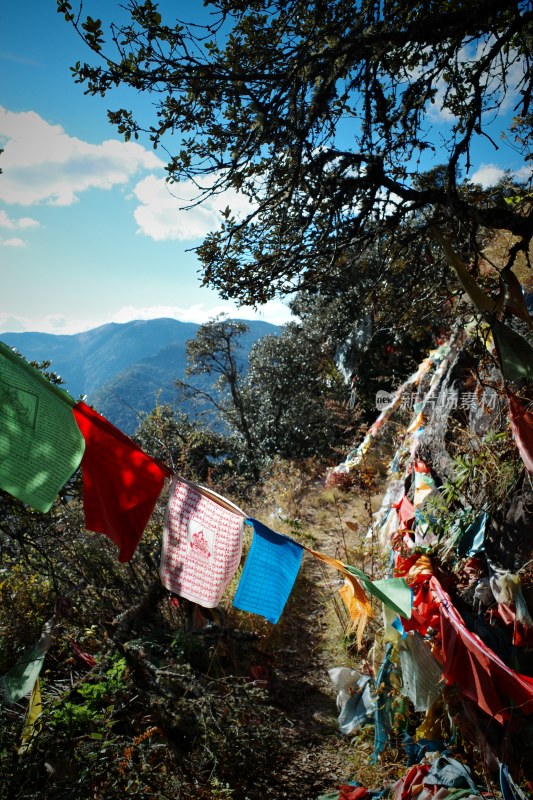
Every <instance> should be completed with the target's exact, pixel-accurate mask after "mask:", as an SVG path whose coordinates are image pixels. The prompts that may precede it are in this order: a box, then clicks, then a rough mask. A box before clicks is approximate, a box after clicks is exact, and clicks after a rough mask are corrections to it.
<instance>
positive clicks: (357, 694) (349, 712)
mask: <svg viewBox="0 0 533 800" xmlns="http://www.w3.org/2000/svg"><path fill="white" fill-rule="evenodd" d="M375 708H376V696H375V691H374V682H373V680H372V678H371V677H370V675H361V677H360V678H359V680H358V681H357V684H356V685H355V687H354V688H353V690H352V693H351V694H350V696H349V697H348V699H347V700H346V702H345V703H344V705H343V706H342V708H341V713H340V714H339V730H340V732H341V733H343V734H344V735H345V736H349V735H350V734H351V733H353V732H354V731H355V730H357V728H360V727H362V726H363V725H366V723H367V722H370V721H371V719H372V717H373V716H374V711H375Z"/></svg>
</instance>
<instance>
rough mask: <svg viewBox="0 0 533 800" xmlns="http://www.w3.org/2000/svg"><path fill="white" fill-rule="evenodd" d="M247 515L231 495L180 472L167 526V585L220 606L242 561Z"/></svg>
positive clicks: (188, 596)
mask: <svg viewBox="0 0 533 800" xmlns="http://www.w3.org/2000/svg"><path fill="white" fill-rule="evenodd" d="M246 516H247V515H246V514H245V513H244V511H241V509H240V508H238V507H237V506H235V505H234V504H233V503H231V502H230V501H229V500H226V499H225V498H223V497H220V496H219V495H217V494H215V493H214V492H211V491H210V490H208V489H205V488H204V487H199V486H195V484H193V483H189V482H188V481H185V480H183V479H181V478H178V477H177V476H176V477H175V478H174V481H173V483H172V488H171V492H170V499H169V501H168V505H167V510H166V515H165V525H164V529H163V547H162V554H161V568H160V574H161V581H162V583H163V586H165V587H166V588H167V589H169V591H171V592H174V593H175V594H178V595H180V597H185V598H186V599H187V600H191V601H192V602H194V603H198V604H199V605H201V606H204V607H205V608H214V607H215V606H217V605H218V604H219V603H220V601H221V599H222V596H223V594H224V592H225V590H226V588H227V586H228V584H229V583H230V581H231V579H232V577H233V575H234V574H235V572H236V571H237V568H238V566H239V561H240V558H241V551H242V535H243V526H244V518H245V517H246Z"/></svg>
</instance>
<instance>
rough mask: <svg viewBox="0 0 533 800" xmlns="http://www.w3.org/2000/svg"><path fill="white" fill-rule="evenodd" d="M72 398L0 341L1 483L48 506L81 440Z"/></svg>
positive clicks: (80, 450) (79, 450) (45, 508)
mask: <svg viewBox="0 0 533 800" xmlns="http://www.w3.org/2000/svg"><path fill="white" fill-rule="evenodd" d="M73 405H74V400H73V398H72V397H70V395H69V394H67V392H65V391H63V390H62V389H60V388H59V387H58V386H54V385H53V384H51V383H50V382H49V381H48V380H47V379H46V378H45V377H44V376H43V375H41V373H40V372H39V370H37V369H34V368H33V367H31V366H30V365H29V364H28V363H27V362H26V361H24V359H23V358H21V357H20V356H17V355H15V353H14V352H13V351H12V350H11V349H10V348H9V347H7V345H5V344H3V342H0V488H2V489H4V490H5V491H6V492H9V494H12V495H13V496H14V497H17V498H18V499H19V500H22V502H23V503H28V504H29V505H30V506H32V508H36V509H37V510H38V511H43V512H46V511H49V510H50V507H51V505H52V503H53V502H54V500H55V498H56V496H57V493H58V492H59V490H60V489H62V487H63V486H64V485H65V483H66V482H67V481H68V479H69V478H70V477H71V475H72V474H73V473H74V472H75V470H76V469H77V467H78V466H79V463H80V461H81V457H82V455H83V450H84V447H85V443H84V441H83V436H82V435H81V433H80V432H79V430H78V426H77V425H76V421H75V419H74V417H73V416H72V406H73Z"/></svg>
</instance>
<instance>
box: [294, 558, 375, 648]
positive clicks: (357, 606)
mask: <svg viewBox="0 0 533 800" xmlns="http://www.w3.org/2000/svg"><path fill="white" fill-rule="evenodd" d="M305 549H306V550H307V551H308V552H309V553H311V555H313V556H315V558H318V559H320V561H324V562H325V563H326V564H329V566H330V567H334V568H335V569H338V570H339V572H341V573H342V574H343V575H344V576H345V579H346V580H345V583H344V584H343V586H341V588H340V589H339V594H340V595H341V597H342V600H343V602H344V603H345V604H346V606H347V609H348V613H349V614H350V619H351V620H352V622H353V623H354V626H353V627H354V629H355V630H356V631H357V633H356V636H357V644H358V646H360V641H361V640H362V636H363V634H364V631H365V627H366V624H367V622H368V620H369V619H370V618H371V617H372V616H373V612H372V604H371V603H370V601H369V599H368V597H367V596H366V594H365V593H364V591H363V589H362V588H361V586H360V584H359V583H358V581H357V580H356V579H355V578H354V576H353V575H352V574H351V573H350V572H349V570H348V568H347V567H346V565H345V564H343V563H342V561H339V560H338V559H337V558H332V556H327V555H326V554H325V553H319V552H318V550H311V548H310V547H306V548H305ZM347 584H348V585H347Z"/></svg>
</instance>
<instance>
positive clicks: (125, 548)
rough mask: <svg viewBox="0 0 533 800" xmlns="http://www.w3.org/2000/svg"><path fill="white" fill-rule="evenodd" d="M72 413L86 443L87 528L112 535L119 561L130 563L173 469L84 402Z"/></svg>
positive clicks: (83, 461)
mask: <svg viewBox="0 0 533 800" xmlns="http://www.w3.org/2000/svg"><path fill="white" fill-rule="evenodd" d="M73 411H74V416H75V417H76V422H77V423H78V426H79V428H80V430H81V432H82V434H83V436H84V439H85V443H86V449H85V454H84V456H83V459H82V462H81V468H82V473H83V510H84V513H85V527H86V528H87V529H88V530H90V531H95V532H96V533H103V534H105V535H106V536H108V537H109V538H110V539H111V540H112V541H113V542H114V543H115V544H116V545H117V546H118V548H119V556H118V560H119V561H129V560H130V558H131V557H132V555H133V553H134V552H135V549H136V547H137V545H138V544H139V540H140V538H141V536H142V534H143V532H144V529H145V528H146V526H147V524H148V521H149V519H150V516H151V514H152V511H153V510H154V506H155V504H156V502H157V500H158V498H159V495H160V494H161V490H162V488H163V484H164V482H165V478H166V477H169V476H170V475H171V472H170V470H169V468H168V467H165V466H163V465H162V464H159V463H158V462H156V461H154V460H153V458H150V456H148V455H147V454H146V453H145V452H144V451H143V450H141V448H140V447H139V446H138V445H136V444H135V442H132V440H131V439H130V438H129V437H128V436H126V434H124V433H122V431H120V430H119V429H118V428H115V426H114V425H112V424H111V423H110V422H108V421H107V420H106V419H105V418H104V417H102V416H101V415H100V414H98V412H96V411H94V409H92V408H90V407H89V406H87V405H85V403H82V402H80V403H77V405H76V406H75V407H74V409H73Z"/></svg>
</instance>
